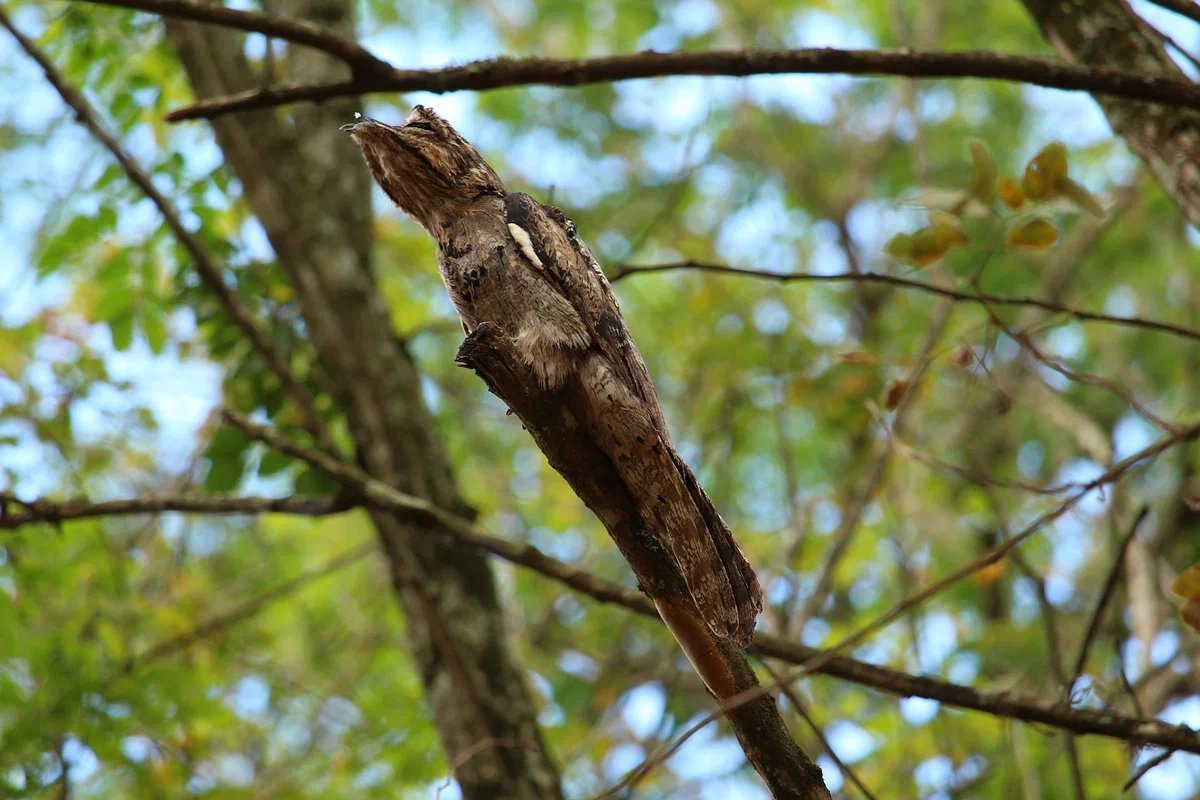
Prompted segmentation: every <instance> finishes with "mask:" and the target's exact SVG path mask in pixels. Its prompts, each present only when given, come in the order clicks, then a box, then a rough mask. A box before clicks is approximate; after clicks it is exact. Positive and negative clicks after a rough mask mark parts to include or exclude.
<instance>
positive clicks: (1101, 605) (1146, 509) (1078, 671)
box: [1067, 505, 1150, 691]
mask: <svg viewBox="0 0 1200 800" xmlns="http://www.w3.org/2000/svg"><path fill="white" fill-rule="evenodd" d="M1148 516H1150V506H1148V505H1144V506H1142V508H1141V510H1139V511H1138V513H1137V516H1136V517H1134V519H1133V522H1132V523H1131V524H1130V525H1129V531H1128V532H1127V533H1126V534H1125V536H1124V537H1123V538H1122V539H1121V545H1120V547H1119V548H1118V549H1117V557H1116V558H1114V559H1113V563H1112V567H1110V568H1109V570H1108V577H1107V578H1106V579H1105V581H1104V589H1103V590H1102V591H1101V592H1100V600H1099V602H1097V603H1096V607H1095V608H1094V609H1093V610H1092V618H1091V619H1090V620H1088V626H1087V632H1086V633H1084V635H1083V644H1081V645H1080V646H1079V655H1078V656H1077V657H1076V659H1075V669H1074V670H1073V671H1072V673H1071V675H1072V678H1071V682H1070V684H1069V685H1068V687H1067V691H1070V689H1071V687H1072V686H1074V685H1075V683H1076V682H1077V681H1078V680H1079V676H1081V675H1083V669H1084V667H1085V666H1087V659H1088V653H1089V651H1090V650H1091V649H1092V642H1094V641H1095V639H1096V633H1097V632H1098V631H1099V630H1100V622H1101V620H1102V619H1103V618H1104V610H1105V609H1106V608H1107V607H1108V601H1109V600H1111V599H1112V596H1113V593H1114V592H1116V589H1117V584H1118V583H1119V582H1120V580H1121V567H1122V566H1123V565H1124V564H1125V553H1126V552H1128V550H1129V545H1130V543H1131V542H1132V541H1133V537H1134V536H1135V535H1137V532H1138V528H1140V527H1141V525H1142V522H1143V521H1145V519H1146V517H1148Z"/></svg>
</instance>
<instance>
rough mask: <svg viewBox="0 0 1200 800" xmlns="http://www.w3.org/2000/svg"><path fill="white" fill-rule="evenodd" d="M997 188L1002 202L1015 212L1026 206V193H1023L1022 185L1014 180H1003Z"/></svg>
mask: <svg viewBox="0 0 1200 800" xmlns="http://www.w3.org/2000/svg"><path fill="white" fill-rule="evenodd" d="M996 188H997V190H998V191H999V193H1000V202H1002V203H1004V205H1006V206H1008V207H1009V208H1011V209H1012V210H1013V211H1019V210H1020V208H1021V206H1023V205H1025V192H1023V191H1021V187H1020V185H1018V184H1017V182H1016V181H1014V180H1013V179H1012V178H1001V179H1000V184H999V186H997V187H996Z"/></svg>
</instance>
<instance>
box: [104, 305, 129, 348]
mask: <svg viewBox="0 0 1200 800" xmlns="http://www.w3.org/2000/svg"><path fill="white" fill-rule="evenodd" d="M108 329H109V331H110V332H111V333H112V343H113V347H115V348H116V349H117V350H122V351H123V350H128V349H129V346H130V345H131V344H133V314H131V313H129V312H128V311H126V312H124V313H121V314H118V315H117V316H116V317H115V318H114V319H111V320H109V321H108Z"/></svg>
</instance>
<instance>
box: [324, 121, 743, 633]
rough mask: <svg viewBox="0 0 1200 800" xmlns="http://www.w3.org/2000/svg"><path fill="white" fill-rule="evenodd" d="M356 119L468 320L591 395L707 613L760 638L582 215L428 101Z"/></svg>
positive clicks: (727, 550)
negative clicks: (492, 157) (535, 194)
mask: <svg viewBox="0 0 1200 800" xmlns="http://www.w3.org/2000/svg"><path fill="white" fill-rule="evenodd" d="M344 129H345V130H348V131H349V132H350V135H351V136H352V137H353V138H354V140H355V141H356V142H357V143H358V144H359V146H360V147H361V148H362V151H363V155H364V157H365V158H366V161H367V165H368V167H369V168H370V170H371V173H372V175H373V176H374V177H375V180H376V181H377V182H378V183H379V185H380V186H381V187H382V188H383V190H384V192H386V193H387V195H388V197H390V198H391V199H392V201H393V202H395V204H396V205H397V206H398V207H399V208H400V209H402V210H403V211H404V212H406V213H407V214H409V215H410V216H411V217H412V218H413V219H415V220H416V221H417V222H418V223H419V224H420V225H421V226H422V227H424V228H425V229H426V230H427V231H428V232H429V233H430V235H432V236H433V238H434V239H436V240H437V243H438V262H439V265H440V267H441V274H442V279H443V281H444V282H445V284H446V288H447V290H448V291H449V293H450V297H451V299H452V300H453V301H454V305H455V307H456V308H457V309H458V313H459V316H460V317H461V319H462V323H463V328H464V329H465V330H466V331H467V332H468V333H469V332H470V331H471V330H472V329H473V328H474V327H475V326H476V325H478V324H480V323H483V322H492V323H495V324H496V325H498V326H499V327H500V329H501V330H503V331H504V332H505V333H506V334H507V335H508V336H510V337H512V339H513V341H514V342H515V344H516V348H517V350H518V352H519V353H520V354H521V356H522V357H523V358H524V359H525V361H526V362H527V363H528V364H529V365H530V367H531V368H532V370H533V372H534V374H536V375H537V377H538V379H539V381H540V382H541V383H542V385H543V387H544V388H546V389H549V390H563V391H573V392H577V393H578V394H577V396H580V397H582V399H583V405H584V407H585V408H586V416H587V419H585V420H584V421H583V422H584V425H585V427H586V428H587V430H588V432H589V434H590V435H591V437H592V438H593V439H594V441H595V443H596V445H597V446H598V447H599V448H600V449H601V450H602V451H603V452H604V453H606V454H607V455H608V457H609V458H610V459H611V460H612V462H613V465H614V466H615V468H616V470H617V472H618V474H619V475H620V476H621V478H622V480H623V482H624V483H625V484H626V486H627V487H628V488H629V490H630V492H631V494H632V495H633V496H634V498H635V499H636V500H637V502H638V504H639V506H640V508H641V511H642V513H643V516H644V518H645V519H646V521H647V524H648V525H650V526H651V527H652V528H653V533H654V534H655V535H656V536H657V537H658V538H659V540H660V541H662V542H663V543H664V545H666V547H667V549H668V550H669V551H670V553H671V554H672V557H673V558H674V560H675V561H676V563H677V564H678V566H679V569H680V572H681V573H682V575H683V577H684V581H685V582H686V583H687V586H688V590H689V591H690V593H691V594H692V597H693V599H694V600H695V601H696V604H697V607H698V608H699V609H700V612H701V614H702V616H703V617H704V619H705V621H706V622H708V624H709V626H710V627H712V628H713V629H714V630H715V631H717V632H718V633H721V634H723V635H728V636H731V637H733V638H734V639H736V640H737V641H739V642H742V643H745V642H747V641H749V638H750V635H751V633H752V631H753V628H754V620H755V617H756V616H757V614H758V612H759V610H760V609H761V607H762V592H761V589H760V588H759V585H758V581H757V579H756V578H755V576H754V571H753V570H752V569H751V568H750V565H749V564H748V563H747V562H746V559H745V558H744V557H743V556H742V553H741V551H740V550H739V549H738V546H737V544H736V543H735V542H734V540H733V535H732V533H731V532H730V530H729V527H728V526H727V525H726V524H725V521H724V520H722V519H721V516H720V514H719V513H717V510H716V508H715V507H714V506H713V503H712V501H711V500H710V499H709V498H708V495H707V494H705V492H704V489H703V488H701V486H700V485H699V483H698V482H697V481H696V478H695V476H694V475H693V474H692V472H691V470H690V469H689V468H688V466H687V465H686V464H685V463H684V462H683V460H682V459H681V458H680V457H679V455H678V454H677V453H676V452H675V448H674V446H673V444H672V443H671V438H670V434H669V433H668V432H667V427H666V423H665V422H664V420H663V416H662V410H661V409H660V407H659V403H658V397H657V395H656V394H655V391H654V384H653V383H652V382H651V381H650V376H649V373H648V372H647V371H646V364H645V362H644V361H643V360H642V356H641V354H640V353H639V352H638V349H637V347H636V345H634V343H633V340H632V338H631V337H630V336H629V331H628V329H627V328H626V327H625V321H624V319H623V318H622V317H621V310H620V308H619V307H618V305H617V301H616V298H615V297H614V296H613V293H612V290H611V288H610V287H609V284H608V281H607V280H606V279H605V277H604V273H603V272H602V271H601V270H600V267H599V265H598V264H597V263H596V260H595V259H594V258H593V257H592V254H591V252H590V251H589V250H588V248H587V245H585V244H584V243H583V242H582V241H581V240H580V238H579V236H578V235H577V233H576V230H575V225H574V223H572V222H571V221H570V220H569V219H567V218H566V216H565V215H564V214H563V213H562V212H561V211H559V210H558V209H557V208H553V207H550V206H544V205H542V204H541V203H538V202H537V201H536V200H534V199H533V198H531V197H529V196H528V195H525V194H520V193H509V192H507V191H506V190H505V188H504V184H503V183H502V182H501V180H500V178H499V177H498V176H497V175H496V173H495V171H494V170H493V169H492V168H491V167H490V166H489V165H488V164H487V162H486V161H484V160H483V157H482V156H480V155H479V153H478V152H477V151H476V150H475V148H474V147H472V146H471V145H470V144H469V143H468V142H467V141H466V140H465V139H463V137H462V136H461V135H459V133H458V132H457V131H456V130H454V128H453V127H451V125H450V124H449V123H448V122H446V121H445V120H443V119H442V118H441V117H439V116H438V115H437V114H436V113H434V112H433V111H432V110H430V109H428V108H426V107H424V106H417V107H416V108H414V109H413V111H412V113H411V114H409V116H408V118H407V119H406V120H405V121H404V124H403V125H400V126H398V127H396V126H391V125H386V124H384V123H382V122H378V121H376V120H371V119H361V120H360V121H358V122H355V123H353V124H351V125H347V126H345V128H344Z"/></svg>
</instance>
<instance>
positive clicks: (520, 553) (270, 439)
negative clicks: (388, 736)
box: [226, 412, 1200, 753]
mask: <svg viewBox="0 0 1200 800" xmlns="http://www.w3.org/2000/svg"><path fill="white" fill-rule="evenodd" d="M226 415H227V417H228V419H229V421H230V422H231V423H232V424H233V425H235V426H236V427H238V428H239V429H241V430H242V431H243V433H245V434H246V435H247V436H248V437H250V438H254V439H257V440H259V441H262V442H263V443H264V444H268V445H270V446H272V447H277V448H279V449H280V450H282V451H283V452H286V453H288V454H289V455H292V456H294V457H296V458H299V459H301V460H304V461H307V462H308V463H310V464H312V465H313V466H315V467H318V468H320V469H322V470H325V471H327V472H330V473H331V474H333V475H335V477H337V478H339V479H340V480H342V481H343V482H345V483H346V484H347V485H348V486H349V487H351V488H353V489H356V490H358V491H360V492H361V493H362V494H363V496H364V497H365V498H366V499H367V500H368V501H369V502H370V503H374V504H378V505H380V506H381V507H382V508H386V509H389V510H394V511H418V512H420V513H427V512H429V511H430V510H431V509H430V507H429V504H428V503H426V502H425V501H424V500H421V499H420V498H415V497H412V496H410V495H405V494H404V493H403V492H398V491H396V490H395V489H392V488H391V487H389V486H387V485H386V484H383V483H381V482H379V481H377V480H375V479H374V478H371V477H370V476H369V475H366V474H365V473H363V472H362V471H361V470H360V469H358V468H357V467H355V466H352V465H349V464H340V463H339V462H337V461H336V459H331V458H329V457H328V456H326V455H324V454H323V453H320V452H318V451H316V450H313V449H312V448H309V447H306V446H305V445H302V444H298V443H296V442H292V441H289V440H288V439H286V438H284V437H282V436H280V435H279V434H277V433H275V432H274V431H272V430H271V429H270V428H266V427H264V426H261V425H258V424H256V423H254V422H251V421H249V420H247V419H245V418H244V417H241V416H239V415H236V414H230V412H226ZM1197 437H1200V425H1193V426H1191V427H1190V428H1187V429H1185V430H1183V431H1180V432H1179V433H1177V434H1175V435H1173V436H1169V437H1164V438H1163V439H1160V440H1159V441H1158V442H1155V443H1154V444H1151V445H1150V446H1148V447H1147V448H1145V449H1144V450H1141V451H1139V452H1137V453H1134V454H1133V455H1131V456H1129V457H1128V458H1126V459H1123V460H1122V461H1120V462H1118V463H1117V464H1115V465H1113V467H1112V468H1110V469H1109V470H1108V471H1107V472H1105V473H1104V474H1102V475H1100V476H1098V477H1097V478H1096V479H1094V480H1093V481H1091V482H1090V483H1089V484H1087V485H1086V486H1085V487H1083V488H1081V490H1080V493H1079V494H1076V495H1072V497H1071V498H1068V499H1067V500H1066V501H1064V502H1063V503H1060V504H1059V505H1057V506H1055V508H1053V509H1052V510H1051V511H1049V512H1047V513H1046V514H1044V515H1042V516H1041V517H1039V518H1038V519H1037V520H1034V522H1033V523H1031V524H1030V525H1029V526H1028V527H1026V528H1025V529H1024V530H1022V531H1021V532H1020V533H1018V534H1017V535H1016V536H1014V537H1012V538H1011V539H1008V540H1007V541H1006V542H1005V543H1003V544H1002V545H1001V546H1000V547H999V548H997V549H996V550H994V551H992V552H991V553H987V554H985V555H984V556H982V557H980V558H979V559H976V560H975V561H973V562H971V563H970V564H968V565H967V566H966V567H964V568H963V569H962V570H959V571H957V572H955V573H954V574H952V575H950V576H948V578H947V579H943V580H942V581H939V582H937V583H936V584H934V585H932V586H931V587H929V589H927V590H925V591H922V592H919V593H918V594H916V595H914V596H913V597H910V598H909V599H908V600H906V601H905V602H904V603H902V604H900V606H898V607H897V609H895V610H893V612H889V614H887V615H885V618H883V619H886V620H887V621H889V622H890V621H891V620H892V619H895V618H896V617H897V616H899V615H900V614H902V613H904V612H905V611H907V609H908V608H911V607H913V606H914V605H916V604H919V603H920V602H923V601H924V600H926V599H928V598H929V597H931V596H932V595H933V594H936V593H937V592H939V591H941V589H943V588H945V586H946V585H949V583H952V582H956V581H957V580H959V579H961V578H962V577H963V575H965V574H969V572H971V571H975V570H977V569H979V568H980V567H981V565H986V564H990V563H993V562H994V561H996V560H998V559H999V558H1001V557H1003V555H1004V554H1005V553H1007V552H1008V551H1009V550H1011V549H1012V548H1013V547H1015V546H1016V544H1018V543H1019V542H1020V541H1024V539H1026V538H1028V537H1029V536H1031V535H1033V533H1034V532H1036V531H1038V530H1041V528H1042V527H1043V526H1044V525H1045V524H1046V523H1048V522H1050V521H1052V520H1053V519H1057V518H1058V517H1059V516H1061V515H1062V514H1064V513H1066V511H1067V510H1068V509H1070V508H1071V507H1072V506H1074V504H1075V503H1076V502H1078V500H1079V499H1080V498H1081V497H1082V496H1083V495H1084V494H1086V493H1087V492H1089V491H1091V490H1093V489H1095V488H1098V487H1100V486H1105V485H1107V484H1109V483H1112V482H1113V481H1116V480H1118V479H1119V478H1120V477H1121V476H1122V475H1124V474H1125V473H1126V472H1127V471H1128V470H1130V469H1132V468H1134V467H1135V466H1137V465H1139V464H1141V463H1142V462H1143V461H1145V460H1146V459H1149V458H1153V457H1155V456H1157V455H1159V454H1160V453H1162V452H1163V451H1164V450H1166V449H1167V448H1168V447H1170V446H1172V445H1174V444H1177V443H1178V442H1180V441H1184V440H1186V439H1194V438H1197ZM438 514H439V515H438V517H437V518H438V520H439V521H440V522H442V523H443V526H444V527H442V528H434V529H431V530H445V531H446V533H447V534H448V535H450V536H452V537H453V538H454V539H455V540H456V541H457V542H459V543H460V544H463V545H465V546H468V547H473V548H478V549H481V550H484V551H485V552H488V553H490V554H492V555H495V556H498V557H500V558H503V559H504V560H506V561H509V562H511V563H514V564H518V565H520V566H524V567H527V568H529V569H531V570H533V571H535V572H538V573H540V574H542V575H545V576H547V577H549V578H551V579H553V580H556V581H558V582H559V583H562V584H563V585H565V586H567V587H569V588H571V589H573V590H575V591H578V592H580V593H582V594H586V595H588V596H589V597H591V598H593V599H595V600H598V601H599V602H602V603H611V604H613V605H619V606H623V607H625V608H628V609H630V610H631V611H634V612H636V613H638V614H641V615H642V616H646V617H650V618H653V619H658V618H659V614H658V611H657V610H656V609H655V606H654V603H653V602H652V601H651V600H650V599H649V598H647V597H646V596H645V595H643V594H642V593H641V592H639V591H637V590H636V589H631V588H628V587H626V586H622V585H620V584H618V583H614V582H613V581H609V580H606V579H604V578H601V577H599V576H597V575H593V574H592V573H590V572H588V571H586V570H583V569H580V568H578V567H575V566H573V565H571V564H567V563H564V562H562V561H559V560H557V559H555V558H552V557H550V556H547V555H546V554H544V553H542V552H541V551H540V550H538V549H537V548H536V547H534V546H532V545H528V544H523V543H520V542H513V541H510V540H507V539H502V538H499V537H496V536H493V535H491V534H489V533H487V532H486V531H485V530H484V529H483V528H481V527H480V526H478V525H475V524H474V523H472V522H470V521H468V520H466V519H464V518H461V517H458V516H456V515H453V514H450V513H448V512H445V511H440V510H439V511H438ZM882 624H885V623H883V622H882V621H877V622H876V623H873V624H872V625H869V626H867V628H864V629H863V631H868V632H871V631H874V630H876V629H878V628H879V627H882ZM864 636H865V633H863V632H862V631H860V632H859V633H858V634H856V635H855V636H853V637H851V638H850V639H848V640H847V641H845V642H842V643H840V644H839V645H838V647H837V648H836V649H835V650H842V649H844V648H845V647H846V646H847V645H848V644H850V643H852V642H857V641H860V640H861V639H862V638H864ZM750 649H751V650H753V651H755V652H757V653H759V654H761V655H764V656H768V657H771V658H776V659H779V660H781V661H785V662H788V663H792V664H797V665H801V666H802V667H803V668H804V669H805V670H806V671H811V672H817V673H822V674H826V675H830V676H833V677H836V678H841V679H843V680H848V681H852V682H855V683H859V684H862V685H865V686H870V687H873V688H875V689H879V690H880V691H884V692H889V693H892V694H897V695H900V696H905V697H926V698H929V699H931V700H937V701H939V702H942V703H946V704H947V705H953V706H958V707H960V708H970V709H975V710H978V711H982V712H985V713H989V714H994V715H997V716H1002V717H1011V718H1013V719H1019V720H1023V721H1026V722H1037V723H1043V724H1046V725H1052V726H1054V727H1059V728H1064V729H1067V730H1071V731H1074V732H1076V733H1080V734H1098V735H1102V736H1108V737H1112V738H1116V739H1122V740H1125V741H1130V742H1137V743H1144V744H1156V745H1159V746H1162V747H1172V748H1175V749H1179V750H1186V751H1188V752H1192V753H1200V732H1197V731H1194V730H1192V729H1191V728H1188V727H1186V726H1177V725H1169V724H1167V723H1164V722H1161V721H1156V720H1143V719H1137V718H1133V717H1124V716H1121V715H1119V714H1115V713H1111V712H1108V711H1096V710H1091V709H1077V708H1071V707H1070V706H1067V705H1062V704H1058V703H1046V702H1041V701H1038V700H1036V699H1034V698H1029V697H1018V696H1013V695H1010V694H1008V693H1007V692H980V691H978V690H976V689H973V688H971V687H967V686H961V685H958V684H954V683H950V682H948V681H942V680H938V679H936V678H930V677H925V676H915V675H909V674H907V673H904V672H899V671H897V670H891V669H887V668H885V667H877V666H873V665H871V664H866V663H864V662H861V661H857V660H855V659H852V658H847V657H845V656H842V655H839V654H838V653H837V652H836V651H835V650H817V649H815V648H811V647H806V646H804V645H802V644H799V643H796V642H793V641H790V640H788V639H784V638H781V637H777V636H771V635H768V634H763V633H759V634H756V635H755V637H754V641H753V643H752V644H751V646H750Z"/></svg>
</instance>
